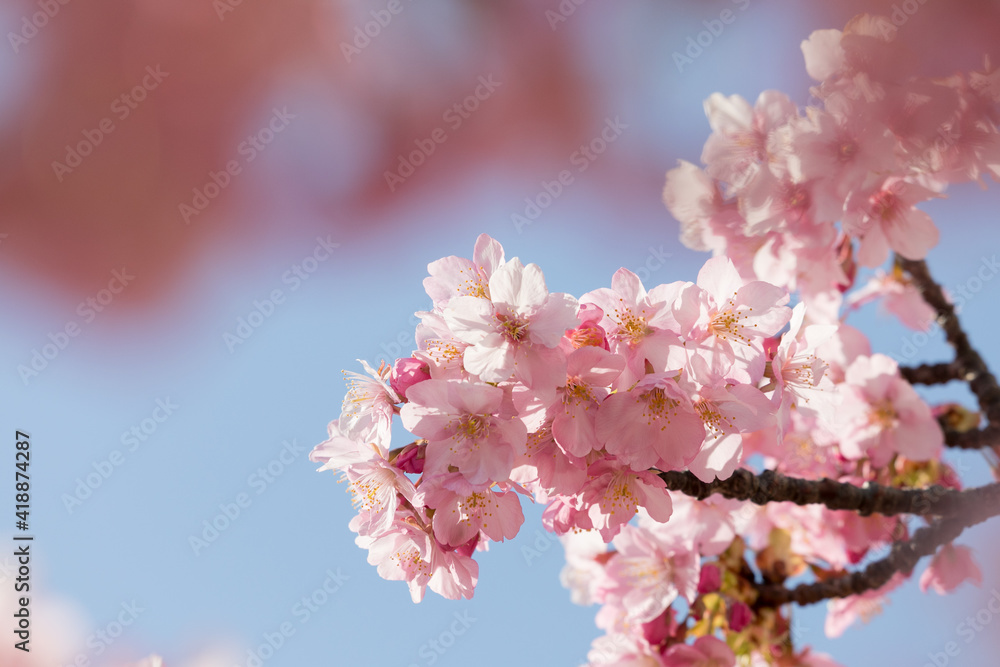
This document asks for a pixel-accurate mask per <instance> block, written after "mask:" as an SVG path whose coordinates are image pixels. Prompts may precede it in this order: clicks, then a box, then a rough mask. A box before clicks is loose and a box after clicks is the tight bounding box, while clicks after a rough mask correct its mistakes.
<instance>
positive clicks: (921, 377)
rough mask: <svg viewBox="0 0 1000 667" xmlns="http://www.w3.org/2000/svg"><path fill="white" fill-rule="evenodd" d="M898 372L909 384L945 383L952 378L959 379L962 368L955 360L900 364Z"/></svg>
mask: <svg viewBox="0 0 1000 667" xmlns="http://www.w3.org/2000/svg"><path fill="white" fill-rule="evenodd" d="M899 372H900V373H901V374H902V376H903V379H904V380H906V381H907V382H909V383H910V384H926V385H932V384H946V383H948V382H951V381H952V380H961V379H963V377H962V368H961V365H960V364H959V363H958V362H957V361H949V362H946V363H940V364H921V365H919V366H900V367H899Z"/></svg>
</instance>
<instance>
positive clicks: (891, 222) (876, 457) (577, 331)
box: [310, 16, 1000, 667]
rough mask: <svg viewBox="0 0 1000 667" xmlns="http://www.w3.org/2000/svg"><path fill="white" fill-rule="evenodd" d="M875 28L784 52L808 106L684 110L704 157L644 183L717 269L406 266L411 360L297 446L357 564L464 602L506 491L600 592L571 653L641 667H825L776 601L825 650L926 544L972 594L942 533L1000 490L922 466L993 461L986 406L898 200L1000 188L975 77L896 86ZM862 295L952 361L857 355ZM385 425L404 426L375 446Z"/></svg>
mask: <svg viewBox="0 0 1000 667" xmlns="http://www.w3.org/2000/svg"><path fill="white" fill-rule="evenodd" d="M893 30H895V28H894V27H893V26H892V24H891V23H890V22H888V21H887V20H884V19H880V18H879V17H871V16H860V17H857V18H856V19H854V20H852V21H851V22H850V23H849V24H848V26H847V27H846V28H845V30H844V31H837V30H823V31H818V32H816V33H814V34H813V35H812V36H811V37H810V38H809V39H808V40H807V41H805V42H803V51H804V53H805V56H806V67H807V70H808V71H809V74H810V75H811V76H813V78H814V79H816V80H817V81H818V82H819V83H818V84H817V85H816V86H815V87H814V88H813V91H812V92H813V95H814V97H815V98H816V99H818V100H819V101H820V102H821V104H820V105H819V106H810V107H807V108H806V109H805V110H804V112H803V111H801V110H800V109H799V108H798V107H797V106H796V105H795V104H794V103H792V102H791V100H790V99H789V98H788V97H787V96H785V95H783V94H781V93H778V92H773V91H769V92H766V93H764V94H762V95H761V96H760V98H759V99H758V100H757V102H756V104H755V105H754V106H751V105H750V104H749V103H748V102H746V101H745V100H743V99H742V98H740V97H738V96H732V97H723V96H722V95H719V94H716V95H713V96H712V97H710V98H709V100H708V101H707V102H706V104H705V108H706V112H707V115H708V117H709V121H710V124H711V127H712V130H713V133H712V135H711V136H710V137H709V139H708V142H707V143H706V145H705V149H704V152H703V154H702V162H704V164H705V167H704V168H699V167H696V166H694V165H692V164H690V163H682V164H681V165H680V166H679V167H678V168H676V169H674V170H672V171H671V172H670V173H668V175H667V183H666V188H665V190H664V199H665V202H666V205H667V207H668V209H669V210H670V211H671V213H672V214H673V215H674V217H675V218H677V219H678V220H679V221H680V223H681V226H682V239H683V240H684V242H685V243H686V244H687V245H689V246H690V247H692V248H694V249H700V250H711V251H712V252H713V254H714V257H713V258H711V259H709V260H708V261H707V262H705V264H704V266H703V267H702V269H701V270H700V272H699V273H698V275H697V279H696V280H695V281H694V282H690V281H683V280H678V281H675V282H672V283H668V284H661V285H656V286H649V287H648V288H647V286H645V285H643V284H642V282H641V281H640V279H639V278H638V276H636V275H635V274H634V273H632V272H630V271H627V270H625V269H621V270H619V271H618V272H617V273H615V274H614V275H613V276H612V277H611V281H610V286H609V287H601V288H599V289H596V290H593V291H591V292H588V293H586V294H583V295H581V296H580V297H579V298H576V297H573V296H571V295H568V294H563V293H552V292H549V290H548V287H547V285H546V282H545V279H544V276H543V274H542V271H541V269H540V268H539V267H538V266H536V265H535V264H523V263H522V262H521V261H520V260H519V259H518V258H516V257H515V258H511V259H508V258H507V257H506V254H505V252H504V249H503V248H502V247H501V245H500V243H499V242H497V241H496V240H495V239H492V238H490V237H489V236H486V235H482V236H480V237H479V239H478V240H477V241H476V244H475V247H474V249H473V253H472V257H471V258H460V257H455V256H451V257H446V258H443V259H440V260H437V261H435V262H432V263H431V264H430V265H429V267H428V271H429V274H430V275H429V276H428V277H426V278H425V279H424V287H425V290H426V291H427V294H428V296H429V297H430V299H431V301H432V303H433V307H432V308H431V309H430V310H428V311H424V312H420V313H418V316H419V317H420V324H419V325H418V326H417V329H416V335H415V339H416V341H415V342H416V344H415V348H414V350H413V352H412V353H411V355H410V356H409V357H406V358H402V359H398V360H396V362H395V363H394V364H393V365H391V366H389V365H382V366H381V367H379V368H377V369H375V368H372V367H370V366H369V365H368V364H366V363H364V362H361V363H362V364H363V367H364V370H365V373H364V374H359V373H350V374H349V379H350V389H349V392H348V395H347V397H346V398H345V399H344V402H343V409H342V412H341V414H340V416H339V418H338V419H336V420H334V421H333V422H331V423H330V425H329V439H328V440H326V441H325V442H323V443H321V444H320V445H318V446H317V447H316V448H315V449H314V450H313V451H312V453H311V455H310V457H311V459H312V460H314V461H317V462H321V463H322V467H321V468H320V470H334V471H338V472H339V473H341V474H342V476H343V478H344V479H345V480H346V481H347V483H348V486H349V490H350V492H351V493H352V495H353V498H354V503H355V507H356V509H357V510H358V513H357V515H356V517H355V518H354V519H353V520H352V522H351V524H350V528H351V529H352V530H353V531H354V532H356V533H357V534H358V536H357V538H356V542H357V544H358V545H359V546H360V547H362V548H364V549H367V550H368V561H369V563H371V564H372V565H374V566H376V567H377V569H378V573H379V574H380V575H381V576H382V577H384V578H386V579H390V580H401V581H405V582H407V584H408V586H409V589H410V593H411V596H412V598H413V600H414V601H415V602H418V601H420V600H421V599H422V597H423V595H424V592H425V590H426V588H428V587H429V588H430V589H431V590H432V591H434V592H436V593H439V594H440V595H443V596H444V597H447V598H452V599H457V598H470V597H471V596H472V595H473V591H474V589H475V586H476V582H477V580H478V576H479V567H478V563H477V561H476V560H475V558H474V554H475V553H476V551H478V550H484V549H486V548H487V545H488V544H489V543H490V542H501V541H504V540H508V539H511V538H513V537H514V536H516V535H517V534H518V532H519V530H520V527H521V525H522V523H523V521H524V516H523V514H522V510H521V501H522V499H525V498H527V499H530V500H531V501H533V502H536V503H539V504H541V505H543V506H544V507H545V509H544V513H543V523H544V525H545V527H546V529H548V530H550V531H552V532H554V533H555V534H557V535H560V536H561V538H562V540H563V543H564V546H565V548H566V553H567V566H566V569H565V570H564V572H563V583H564V584H565V585H566V586H567V587H568V588H569V589H570V590H571V592H572V597H573V599H574V601H576V602H579V603H582V604H590V603H599V604H601V605H602V607H601V610H600V612H599V613H598V616H597V624H598V626H599V627H600V628H602V629H603V630H604V631H605V632H606V633H607V634H606V635H605V636H604V637H602V638H600V639H598V640H596V641H595V642H594V645H593V647H592V650H591V653H590V656H589V660H590V663H591V664H593V665H622V666H625V665H661V666H664V667H681V666H686V665H703V666H710V667H731V666H732V665H735V664H737V663H739V664H747V665H781V666H782V667H785V666H793V665H802V666H811V667H830V666H832V665H834V664H835V663H833V662H832V660H831V659H830V658H829V657H827V656H823V655H819V654H816V653H813V652H811V651H810V650H809V649H808V648H802V647H797V646H795V645H794V644H795V642H793V641H792V630H791V621H790V614H789V611H788V610H787V609H786V608H784V607H783V606H782V605H783V604H784V603H786V602H800V603H809V602H815V601H818V600H823V599H828V598H834V599H832V600H831V602H830V603H829V604H830V606H829V612H828V616H827V622H826V632H827V634H828V635H830V636H837V635H839V634H841V633H842V632H843V631H844V630H845V628H846V627H847V626H848V625H850V624H851V623H852V622H853V621H854V620H855V619H856V618H865V619H866V618H868V617H869V616H870V615H871V614H872V613H873V612H874V611H875V610H877V609H878V608H879V605H880V603H881V600H882V599H883V598H884V596H885V595H886V594H887V593H888V592H889V591H891V590H892V589H894V588H896V587H898V586H899V585H900V584H902V583H903V581H905V580H906V579H907V578H908V577H909V576H910V575H911V574H912V570H913V567H914V565H915V563H916V561H917V560H918V559H919V558H920V557H921V556H923V555H928V554H931V553H935V551H936V555H935V556H934V559H933V560H932V562H931V564H930V566H929V567H928V568H927V569H926V570H925V571H924V572H923V574H922V575H921V577H920V586H921V588H923V589H924V590H928V589H931V588H933V589H934V590H935V591H936V592H938V593H945V592H948V591H950V590H953V589H954V588H956V587H957V586H958V585H959V584H960V583H962V582H963V581H965V580H968V579H971V580H974V581H978V580H980V579H981V575H980V572H979V569H978V566H977V565H976V564H975V562H974V561H973V559H972V555H971V552H970V550H969V549H968V548H966V547H963V546H956V545H953V544H951V540H953V539H954V538H955V537H957V535H958V534H959V533H961V531H962V529H964V528H965V527H967V526H969V525H972V524H973V523H976V522H978V521H982V520H985V519H986V518H988V517H989V516H992V515H995V514H1000V491H998V489H997V487H996V485H993V486H988V487H981V488H979V489H969V490H962V484H961V481H960V479H959V476H958V474H957V473H956V471H955V470H953V469H952V468H951V467H950V466H949V465H948V464H947V463H945V462H944V461H943V460H942V452H943V451H944V449H945V445H946V444H948V445H956V446H959V445H958V444H957V443H960V442H963V441H964V442H966V443H968V441H969V439H970V438H971V437H977V438H978V440H976V442H977V443H980V444H981V445H982V446H986V445H992V444H996V443H995V442H994V443H991V442H990V434H991V433H992V431H990V430H989V429H991V428H994V429H995V428H997V427H998V426H1000V416H998V417H997V418H996V419H994V415H996V414H997V412H998V408H997V405H996V403H1000V390H998V389H997V387H996V380H995V378H993V376H992V375H991V374H989V371H988V369H986V368H985V365H984V364H982V360H981V359H980V358H979V357H978V355H976V353H975V351H974V350H972V349H971V346H970V345H969V344H968V341H967V339H965V338H964V334H961V330H960V328H957V329H956V328H955V327H957V320H954V318H955V314H954V311H953V309H951V307H950V305H949V304H948V303H947V300H946V298H945V297H943V296H942V293H941V291H940V288H938V287H937V286H936V285H935V284H934V283H933V281H931V280H930V278H929V274H927V272H926V267H925V266H924V265H923V263H922V262H921V261H920V260H922V259H923V258H924V257H925V255H926V253H927V251H928V250H929V249H930V248H932V247H933V246H934V245H935V244H936V243H937V238H938V232H937V228H936V226H935V224H934V222H933V221H932V220H931V218H930V217H929V216H928V215H927V213H925V212H924V211H921V210H920V209H918V208H917V207H916V206H917V204H919V203H921V202H924V201H926V200H928V199H930V198H933V197H939V196H941V195H940V193H941V191H942V190H943V189H944V187H945V186H946V185H947V184H948V183H953V182H959V181H963V180H969V179H976V180H980V181H981V179H982V176H983V175H984V174H992V175H993V177H994V178H998V177H1000V133H998V131H997V126H996V123H997V121H998V109H997V102H998V101H1000V75H998V74H997V73H996V72H995V71H982V72H972V73H969V74H956V75H954V76H952V77H949V78H945V79H933V80H932V79H920V78H912V77H907V76H906V73H904V72H898V71H894V70H892V69H891V68H890V67H889V66H887V65H886V64H885V63H889V62H895V61H893V60H891V59H888V58H881V57H880V54H882V53H884V52H885V50H886V49H890V48H891V42H892V37H893ZM890 252H892V253H895V256H896V259H895V260H894V261H893V264H892V266H891V267H889V268H888V269H887V270H885V271H882V272H880V273H878V274H876V275H875V277H874V278H873V279H872V281H871V282H869V283H868V284H867V285H865V286H861V287H860V288H858V289H855V290H853V291H852V288H854V287H855V282H856V277H857V267H858V265H861V266H865V267H871V268H878V267H881V266H882V265H884V264H885V263H886V261H887V260H889V258H890ZM935 290H936V291H935ZM793 298H794V299H795V301H794V302H793V300H792V299H793ZM874 299H884V300H885V302H886V304H887V307H888V309H889V310H890V311H891V312H893V313H895V314H896V315H898V316H899V318H900V320H901V321H902V322H903V323H904V324H906V325H908V326H913V327H915V328H926V327H927V326H928V323H929V322H931V321H933V320H935V319H937V320H938V321H942V322H944V323H945V325H944V328H945V331H946V335H947V336H948V340H949V342H951V343H952V344H953V346H955V348H956V360H955V361H954V362H951V363H949V364H945V365H942V367H940V368H924V369H909V368H905V369H901V368H900V367H899V365H898V363H897V362H896V361H894V360H893V359H892V358H890V357H889V356H886V355H884V354H879V353H876V352H874V351H873V350H872V347H871V345H870V343H869V341H868V340H867V338H866V337H865V335H864V334H863V333H862V332H860V331H859V330H857V329H855V328H854V327H851V326H850V325H848V324H846V323H844V322H843V317H845V316H846V314H847V313H848V312H850V311H851V310H852V309H853V308H855V307H858V306H859V305H861V304H862V303H865V302H867V301H870V300H874ZM793 304H794V305H793ZM952 320H954V322H952ZM952 325H954V326H952ZM949 327H950V328H949ZM959 334H961V336H959ZM963 341H964V342H963ZM942 375H943V377H944V378H945V379H944V380H942V381H947V380H950V379H965V380H968V381H969V382H970V386H972V387H973V390H974V392H975V393H976V395H977V397H978V398H979V399H980V409H981V410H982V411H983V413H984V414H985V415H986V416H987V420H988V421H989V425H988V426H987V427H986V428H985V429H982V430H980V429H979V422H980V421H981V418H980V415H979V414H978V413H973V412H971V411H969V410H965V409H964V408H960V407H959V406H937V407H931V406H930V405H928V404H927V403H926V402H925V401H924V400H923V398H921V396H920V395H919V394H918V393H917V391H916V390H915V389H914V387H913V384H911V383H912V382H920V381H923V380H925V379H928V378H934V377H938V376H942ZM397 421H398V422H399V423H400V424H401V425H402V427H403V428H405V429H406V431H408V432H409V433H410V434H412V436H413V439H412V441H411V442H407V443H405V444H403V445H402V446H395V447H394V446H393V444H392V442H391V440H392V437H393V426H394V423H396V422H397ZM397 433H398V431H397ZM976 433H979V434H980V435H979V436H974V435H970V434H976ZM407 440H410V439H409V438H408V439H407ZM741 466H744V467H743V468H741ZM751 466H752V467H756V468H758V469H761V470H763V471H764V472H763V473H761V474H757V473H755V472H754V471H753V470H751V469H749V468H750V467H751ZM973 510H974V511H973ZM910 516H919V517H920V518H921V519H920V520H927V521H928V522H929V525H928V526H927V527H926V528H921V529H919V530H914V528H913V527H912V526H911V524H910V521H911V519H910ZM939 547H940V549H939ZM862 561H869V565H868V567H867V568H866V569H864V570H863V571H855V572H851V571H850V568H851V567H852V566H857V565H858V564H859V563H861V562H862ZM806 574H809V575H811V578H812V580H813V583H805V584H800V585H799V586H798V587H796V588H785V584H786V582H788V581H790V580H794V579H796V578H800V577H801V576H802V575H806Z"/></svg>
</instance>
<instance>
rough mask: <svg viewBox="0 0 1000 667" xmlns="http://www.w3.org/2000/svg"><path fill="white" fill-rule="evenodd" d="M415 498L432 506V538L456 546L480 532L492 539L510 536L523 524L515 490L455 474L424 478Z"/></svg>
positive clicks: (498, 539) (424, 504)
mask: <svg viewBox="0 0 1000 667" xmlns="http://www.w3.org/2000/svg"><path fill="white" fill-rule="evenodd" d="M414 501H415V502H416V503H418V504H420V505H423V506H426V507H431V508H434V510H435V512H434V537H435V538H436V539H437V540H438V542H440V543H442V544H450V545H452V546H455V547H458V546H461V545H463V544H465V543H467V542H468V541H469V540H471V539H472V538H474V537H475V536H476V535H478V534H479V533H480V531H482V533H483V534H484V535H486V537H488V538H489V539H491V540H493V541H494V542H502V541H504V540H505V539H507V540H509V539H513V538H514V537H515V536H516V535H517V531H518V530H519V529H520V527H521V524H522V523H524V514H522V513H521V502H520V501H519V500H518V497H517V493H515V492H513V491H495V490H494V489H492V488H490V487H483V486H482V485H473V484H470V483H469V482H468V481H467V480H466V479H465V477H463V476H462V475H460V474H458V473H447V474H445V475H441V476H439V477H430V478H428V477H425V478H424V479H423V483H422V486H421V490H420V493H419V494H418V495H417V496H416V497H415V498H414Z"/></svg>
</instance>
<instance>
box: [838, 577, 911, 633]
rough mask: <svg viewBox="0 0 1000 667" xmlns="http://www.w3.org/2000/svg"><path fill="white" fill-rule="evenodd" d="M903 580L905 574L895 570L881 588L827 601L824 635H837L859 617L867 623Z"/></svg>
mask: <svg viewBox="0 0 1000 667" xmlns="http://www.w3.org/2000/svg"><path fill="white" fill-rule="evenodd" d="M904 581H906V576H905V575H903V574H902V573H900V572H897V573H896V574H894V575H893V576H892V579H890V580H889V581H888V582H887V583H886V584H885V585H884V586H882V587H881V588H878V589H875V590H872V591H866V592H864V593H862V594H860V595H852V596H850V597H846V598H837V599H835V600H830V602H829V603H827V615H826V625H825V626H824V629H825V630H826V636H827V637H830V638H834V637H839V636H841V635H842V634H844V630H846V629H847V628H848V627H850V626H851V624H853V623H854V622H855V621H856V620H858V619H859V618H860V619H861V620H862V621H864V622H865V623H867V622H868V621H870V620H871V619H872V618H874V617H875V616H876V615H878V614H880V613H882V609H883V605H884V604H885V602H886V595H887V594H888V593H889V592H891V591H892V590H894V589H896V588H898V587H899V586H901V585H902V584H903V582H904Z"/></svg>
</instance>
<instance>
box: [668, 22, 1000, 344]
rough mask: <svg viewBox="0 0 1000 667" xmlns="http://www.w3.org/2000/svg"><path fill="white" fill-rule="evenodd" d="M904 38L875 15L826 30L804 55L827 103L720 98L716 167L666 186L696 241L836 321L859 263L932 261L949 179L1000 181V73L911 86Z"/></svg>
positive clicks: (712, 163) (685, 171)
mask: <svg viewBox="0 0 1000 667" xmlns="http://www.w3.org/2000/svg"><path fill="white" fill-rule="evenodd" d="M895 34H896V27H895V26H894V25H893V23H892V22H891V21H890V20H889V19H888V18H885V17H879V16H870V15H867V14H864V15H860V16H858V17H856V18H854V19H853V20H851V21H850V22H849V23H848V24H847V26H846V27H845V29H844V30H843V31H840V30H818V31H816V32H814V33H813V34H812V35H811V36H810V37H809V39H808V40H806V41H804V42H803V43H802V51H803V53H804V55H805V61H806V70H807V71H808V73H809V75H810V76H811V77H812V78H813V79H814V80H816V81H818V82H819V83H818V84H817V85H816V86H814V87H813V88H812V90H811V92H812V94H813V96H814V97H815V98H816V99H818V100H819V101H820V102H821V103H822V104H821V105H820V106H809V107H807V108H806V109H805V111H804V112H802V111H800V110H799V108H798V107H797V106H796V105H795V104H794V103H793V102H792V101H791V100H790V99H789V98H788V96H786V95H785V94H783V93H781V92H777V91H766V92H764V93H761V95H760V96H759V97H758V98H757V101H756V103H755V104H753V105H751V104H750V103H749V102H747V101H746V100H744V99H743V98H742V97H740V96H738V95H733V96H730V97H725V96H723V95H721V94H718V93H716V94H713V95H712V96H711V97H709V98H708V100H706V102H705V112H706V114H707V116H708V120H709V124H710V125H711V128H712V134H711V136H710V137H709V139H708V141H707V142H706V143H705V148H704V151H703V152H702V155H701V161H702V162H703V163H704V165H705V167H704V169H701V168H698V167H697V166H695V165H693V164H690V163H688V162H682V163H681V165H680V166H679V167H677V168H676V169H673V170H671V171H670V173H668V175H667V183H666V187H665V189H664V201H665V203H666V205H667V208H668V209H669V210H670V212H671V213H672V214H673V216H674V217H675V218H676V219H677V220H678V221H680V223H681V229H682V233H681V238H682V240H683V241H684V243H685V244H686V245H688V246H689V247H691V248H693V249H696V250H710V251H712V252H713V253H714V254H716V255H726V256H728V257H729V258H730V259H732V260H733V261H734V262H735V263H736V265H737V268H738V269H739V270H740V273H741V274H743V275H746V276H754V275H756V276H759V277H766V279H767V280H769V281H770V282H773V283H775V284H777V285H781V286H784V287H787V288H788V289H789V290H791V291H798V292H799V293H800V294H801V297H802V300H803V301H805V302H807V303H810V305H816V306H817V308H816V309H815V312H816V313H818V312H819V311H820V309H823V310H824V311H825V312H826V314H827V315H828V316H829V317H836V314H837V308H838V307H839V306H840V305H841V302H842V296H841V295H842V292H844V291H845V290H846V289H847V288H848V287H849V286H850V285H851V284H852V283H853V281H854V278H855V273H856V270H857V265H858V264H860V265H861V266H865V267H876V266H880V265H882V264H883V263H884V262H885V261H886V259H887V258H888V256H889V251H890V250H892V251H894V252H895V253H897V254H898V255H900V256H902V257H905V258H907V259H923V258H924V257H925V256H926V254H927V252H928V250H930V249H931V248H932V247H934V246H935V245H936V244H937V241H938V229H937V227H936V226H935V224H934V222H933V221H932V220H931V218H930V216H928V215H927V213H925V212H923V211H921V210H920V209H918V208H916V205H917V204H919V203H921V202H924V201H927V200H929V199H932V198H935V197H940V196H942V195H941V194H940V193H941V191H942V190H943V189H944V188H945V187H946V186H947V185H948V184H949V183H959V182H963V181H969V180H976V181H978V182H979V183H980V184H982V183H983V176H984V175H986V174H989V175H991V176H992V177H993V178H994V179H996V178H998V177H1000V132H998V130H997V123H998V121H1000V113H998V109H997V102H1000V73H998V71H997V70H991V69H990V68H989V66H988V65H987V68H986V69H985V70H984V71H978V72H970V73H967V74H955V75H953V76H950V77H946V78H941V79H928V78H915V77H910V76H908V73H907V72H903V71H899V70H898V68H897V67H894V66H892V65H891V63H898V62H899V59H894V58H891V57H887V56H888V55H889V54H890V53H891V50H892V49H893V40H894V38H895ZM838 222H839V223H840V224H839V226H838V224H837V223H838ZM893 287H895V288H896V289H895V290H894V291H891V293H896V294H898V293H899V292H900V291H901V290H900V289H899V288H900V286H898V285H895V286H893ZM918 307H919V306H918ZM917 322H918V323H919V325H922V326H921V328H922V327H924V326H926V324H927V320H920V319H917Z"/></svg>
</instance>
